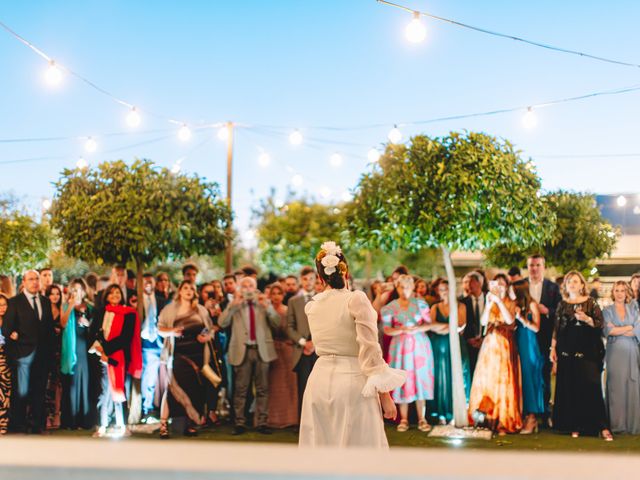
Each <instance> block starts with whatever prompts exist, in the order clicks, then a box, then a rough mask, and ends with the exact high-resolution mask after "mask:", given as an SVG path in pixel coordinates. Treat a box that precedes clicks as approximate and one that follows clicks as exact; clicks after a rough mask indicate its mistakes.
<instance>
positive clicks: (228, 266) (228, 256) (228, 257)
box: [224, 122, 233, 273]
mask: <svg viewBox="0 0 640 480" xmlns="http://www.w3.org/2000/svg"><path fill="white" fill-rule="evenodd" d="M232 181H233V123H232V122H227V205H228V206H229V211H231V212H232V211H233V210H232V208H231V184H232ZM232 270H233V222H229V226H228V227H227V248H226V251H225V261H224V271H225V272H226V273H231V272H232Z"/></svg>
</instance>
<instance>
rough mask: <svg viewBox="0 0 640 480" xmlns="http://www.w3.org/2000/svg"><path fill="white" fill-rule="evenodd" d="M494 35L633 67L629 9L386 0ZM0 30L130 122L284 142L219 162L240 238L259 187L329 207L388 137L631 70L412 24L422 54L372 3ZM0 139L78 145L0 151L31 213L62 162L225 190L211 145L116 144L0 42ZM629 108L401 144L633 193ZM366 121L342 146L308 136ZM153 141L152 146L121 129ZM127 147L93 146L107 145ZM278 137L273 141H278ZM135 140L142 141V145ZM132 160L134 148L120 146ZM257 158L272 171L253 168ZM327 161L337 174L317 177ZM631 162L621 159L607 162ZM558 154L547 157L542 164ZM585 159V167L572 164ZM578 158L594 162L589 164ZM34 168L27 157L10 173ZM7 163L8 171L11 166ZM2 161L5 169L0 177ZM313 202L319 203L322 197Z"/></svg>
mask: <svg viewBox="0 0 640 480" xmlns="http://www.w3.org/2000/svg"><path fill="white" fill-rule="evenodd" d="M401 3H405V4H407V5H409V6H411V7H412V8H417V9H425V10H428V11H430V12H432V13H434V14H436V15H440V16H444V17H449V18H453V19H456V20H458V21H461V22H466V23H470V24H472V25H477V26H481V27H485V28H489V29H493V30H497V31H500V32H504V33H510V34H515V35H519V36H523V37H526V38H531V39H533V40H538V41H542V42H545V43H549V44H555V45H559V46H562V47H565V48H570V49H577V50H582V51H586V52H589V53H593V54H596V55H602V56H607V57H612V58H616V59H620V60H625V61H629V62H635V63H640V54H638V51H637V45H639V44H640V31H639V30H638V29H637V25H636V22H637V18H639V16H640V3H639V2H633V1H622V0H620V1H617V2H616V1H612V2H602V1H600V2H597V1H590V2H584V1H578V0H572V1H564V2H557V1H536V2H510V1H483V2H478V1H472V0H465V1H445V0H433V1H429V2H423V1H416V0H403V2H401ZM0 20H2V21H3V22H5V23H6V24H8V25H9V26H11V27H12V28H13V29H14V30H16V31H17V32H18V33H20V34H21V35H23V36H24V37H26V38H27V39H29V40H30V41H31V42H33V43H34V44H35V45H37V46H38V47H40V48H41V49H42V50H44V51H45V52H46V53H48V54H49V55H51V56H52V57H53V58H56V59H58V61H59V62H61V63H62V64H64V65H67V66H69V67H70V68H72V69H73V70H75V71H77V72H79V73H81V74H82V75H84V76H86V77H87V78H89V79H91V80H92V81H94V82H95V83H97V84H98V85H100V86H101V87H103V88H105V89H107V90H109V91H110V92H112V93H114V94H115V95H117V96H118V97H121V98H123V99H125V100H126V101H128V102H131V103H133V104H136V105H139V106H140V108H141V109H143V110H144V109H148V110H149V111H153V112H158V113H162V114H163V115H166V116H169V117H172V118H175V119H179V120H181V121H186V122H190V123H200V122H209V123H214V122H220V121H226V120H232V121H235V122H240V123H245V124H251V125H275V126H291V127H299V128H300V129H301V131H302V133H303V135H304V136H305V138H307V139H310V138H313V139H315V141H314V142H304V143H303V145H301V146H300V147H292V146H291V145H289V143H288V141H287V138H286V135H273V134H265V132H266V131H265V130H256V129H248V130H241V131H239V132H238V135H237V142H236V148H235V172H234V173H235V182H234V205H235V210H236V214H237V217H238V223H239V226H240V227H241V228H245V227H246V225H247V224H248V221H249V217H250V209H251V206H252V205H255V204H256V203H257V202H258V201H259V200H260V199H261V198H264V197H265V196H266V195H267V194H268V193H269V190H270V189H271V188H275V189H276V191H277V192H278V194H279V195H280V196H282V197H284V193H285V192H286V190H287V188H288V186H289V185H290V183H291V178H292V176H293V175H294V174H296V173H297V174H300V175H301V176H302V177H303V178H304V183H303V185H302V186H301V187H299V188H297V189H296V190H298V191H299V192H300V193H307V194H309V195H314V196H316V197H317V198H321V197H322V194H321V191H322V190H323V189H324V192H323V193H324V194H325V195H327V194H329V195H328V198H327V201H338V200H339V199H340V198H341V196H342V195H343V194H344V192H346V191H348V190H349V189H350V188H352V187H354V186H355V184H356V183H357V180H358V177H359V175H360V174H361V173H362V172H363V171H364V170H365V169H366V168H368V167H367V163H368V160H367V158H366V153H367V151H368V150H369V148H370V147H371V146H376V145H381V144H382V143H384V142H385V141H386V136H387V132H388V130H389V129H390V128H391V127H392V126H393V124H395V123H401V122H403V121H413V120H422V119H430V118H434V117H441V116H447V115H455V114H464V113H472V112H477V111H485V110H492V109H497V108H504V107H512V106H519V105H528V104H535V103H538V102H544V101H547V100H552V99H556V98H563V97H570V96H574V95H580V94H583V93H589V92H592V91H598V90H607V89H611V88H617V87H623V86H628V85H633V84H637V83H640V69H633V68H628V67H621V66H616V65H608V64H605V63H599V62H596V61H593V60H587V59H582V58H578V57H573V56H568V55H564V54H560V53H555V52H551V51H546V50H542V49H537V48H534V47H531V46H527V45H523V44H519V43H516V42H513V41H510V40H504V39H498V38H494V37H490V36H486V35H482V34H479V33H476V32H472V31H469V30H464V29H460V28H458V27H454V26H451V25H447V24H443V23H439V22H436V21H427V22H426V24H427V28H428V34H427V40H426V41H425V42H424V43H422V44H420V45H412V44H409V43H408V42H407V41H406V40H405V38H404V35H403V29H404V27H405V25H406V24H407V23H408V21H409V20H410V16H409V15H408V14H407V13H403V12H401V11H399V10H396V9H393V8H389V7H385V6H383V5H380V4H378V3H376V2H375V1H374V0H323V1H315V0H305V1H284V0H271V1H257V0H254V1H243V0H234V1H226V2H223V1H189V2H187V1H182V2H178V1H168V0H167V1H153V2H152V1H150V0H148V1H137V2H130V1H115V0H114V1H82V2H81V1H72V0H69V1H64V2H63V1H43V0H39V1H38V0H30V1H24V2H3V5H2V6H0ZM0 61H1V62H2V69H1V71H2V73H1V74H0V139H15V138H36V137H58V136H62V137H67V136H95V137H96V139H97V141H98V147H99V148H98V150H97V151H96V152H95V153H93V154H87V153H84V151H83V142H82V141H80V140H76V139H72V140H64V141H56V142H24V143H0V162H4V163H0V168H1V169H2V175H0V190H2V191H5V190H13V191H14V192H15V193H16V194H17V195H19V196H22V197H23V198H24V200H25V202H27V203H29V204H31V205H32V206H33V205H36V206H37V205H39V204H40V202H41V201H42V198H44V197H49V196H51V195H52V193H53V189H52V185H51V183H52V182H53V181H55V180H56V179H57V178H58V177H59V173H60V171H61V170H62V168H64V167H72V166H74V165H75V162H76V160H77V159H78V158H79V157H80V156H84V157H85V158H86V159H87V160H88V161H89V162H90V163H91V164H96V163H98V162H99V161H102V160H111V159H116V158H123V159H125V160H131V159H132V158H134V157H143V158H150V159H152V160H154V161H155V162H157V163H159V164H160V165H165V166H168V167H170V166H172V165H173V164H174V163H175V162H176V161H177V160H178V159H180V158H183V160H182V168H183V170H184V171H187V172H196V173H198V174H199V175H201V176H204V177H206V178H207V179H209V180H213V181H217V182H219V183H220V184H221V186H222V190H223V193H224V188H225V179H226V172H225V165H226V160H225V145H224V144H223V143H222V142H221V141H220V140H218V139H217V138H216V137H215V131H213V130H211V129H207V130H201V131H198V132H194V138H193V139H192V140H191V141H190V142H189V143H186V144H185V143H182V142H180V141H178V140H177V137H176V135H175V133H176V132H175V131H176V130H177V128H176V127H175V126H172V125H171V124H169V123H168V122H166V121H164V120H161V119H156V118H153V117H150V116H149V115H146V114H144V112H143V124H142V125H141V127H139V129H137V130H133V131H132V130H131V129H129V128H128V127H127V126H126V124H125V122H124V118H125V116H126V113H127V111H126V109H125V108H124V107H122V106H119V105H117V104H115V103H114V102H113V101H111V100H109V99H108V98H106V97H104V96H101V95H100V94H98V93H97V92H95V91H94V90H92V89H90V88H88V87H87V86H86V85H84V84H83V83H82V82H80V81H78V80H77V79H74V78H69V77H66V78H65V79H64V82H63V84H62V85H61V86H60V87H59V88H57V89H55V90H52V89H50V88H47V87H46V86H45V85H44V82H43V80H42V77H43V71H44V69H45V66H46V64H45V62H44V61H43V60H42V59H41V58H40V57H38V56H37V55H35V54H34V53H33V52H31V51H30V50H29V49H28V48H26V47H25V46H23V45H22V44H20V43H19V42H17V41H16V40H15V39H14V38H13V37H11V36H9V35H8V34H6V33H5V32H4V31H0ZM639 106H640V93H630V94H626V95H619V96H615V97H601V98H596V99H592V100H585V101H582V102H576V103H571V104H564V105H560V106H554V107H550V108H546V109H543V110H540V111H538V113H537V115H538V125H537V127H536V128H535V129H533V130H526V129H525V128H524V127H523V126H522V122H521V117H522V114H521V113H512V114H505V115H498V116H492V117H484V118H474V119H466V120H458V121H448V122H442V123H437V124H430V125H426V126H422V127H407V128H403V129H402V131H403V134H404V135H405V137H408V136H409V135H412V134H417V133H426V134H428V135H442V134H445V133H447V132H448V131H450V130H461V129H469V130H478V131H484V132H487V133H490V134H493V135H497V136H500V137H504V138H507V139H509V140H510V141H512V142H513V143H515V145H516V146H517V147H518V148H520V149H521V150H522V151H523V152H524V155H525V156H531V157H532V158H533V159H534V161H535V162H536V164H537V166H538V171H539V173H540V175H541V176H542V178H543V184H544V187H545V188H547V189H554V188H560V187H561V188H567V189H574V190H586V191H592V192H599V193H618V192H627V193H634V192H635V193H637V192H638V174H637V164H638V157H640V148H639V147H638V146H637V138H638V131H639V130H640V115H639V114H638V111H639V110H640V109H639V108H638V107H639ZM367 124H383V125H384V126H383V127H380V128H374V129H366V130H356V131H347V132H343V131H318V130H313V129H312V128H310V127H312V126H320V125H322V126H336V127H343V126H345V127H348V126H358V125H367ZM148 130H162V131H161V132H159V133H158V132H156V133H153V134H141V133H136V132H137V131H148ZM128 131H131V132H132V133H130V134H127V135H122V136H115V137H103V136H101V134H105V133H109V132H128ZM286 131H287V130H281V132H283V133H284V132H286ZM150 140H157V141H154V142H149V143H145V142H147V141H150ZM134 145H137V146H134ZM261 151H266V152H268V153H269V155H270V156H271V158H272V162H271V164H270V166H269V167H267V168H262V167H260V166H258V163H257V159H258V155H259V153H260V152H261ZM334 152H340V153H342V154H343V155H344V162H343V164H342V166H341V167H339V168H335V167H332V166H330V164H329V156H330V155H331V154H332V153H334ZM628 153H638V154H639V155H638V156H636V157H621V156H614V155H615V154H628ZM562 155H564V156H566V157H560V158H558V157H554V156H562ZM586 155H590V156H589V157H587V156H586ZM593 155H604V156H603V157H598V158H596V157H593ZM38 157H46V159H43V160H31V161H29V160H26V159H31V158H38ZM17 160H22V161H19V162H18V161H17ZM7 162H12V163H7ZM329 190H330V191H331V192H330V193H329Z"/></svg>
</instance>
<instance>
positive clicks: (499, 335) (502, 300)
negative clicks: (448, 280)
mask: <svg viewBox="0 0 640 480" xmlns="http://www.w3.org/2000/svg"><path fill="white" fill-rule="evenodd" d="M508 289H509V280H508V279H507V277H506V276H505V275H503V274H498V275H496V276H495V278H494V280H493V281H492V282H490V283H489V293H488V294H487V306H486V307H485V310H484V313H483V315H482V319H481V323H482V325H483V326H484V327H485V328H486V330H487V333H486V336H485V337H484V340H483V342H482V346H481V347H480V352H479V354H478V363H477V365H476V371H475V374H474V376H473V383H472V384H471V396H470V398H469V417H470V421H471V422H472V423H474V424H476V425H485V426H488V427H489V428H491V429H492V430H494V431H497V432H498V434H499V435H505V434H507V433H517V432H518V431H520V430H521V429H522V414H521V412H522V389H521V375H520V360H519V358H518V351H517V347H516V343H515V339H514V331H515V326H516V325H515V322H514V320H515V306H516V305H515V302H514V301H513V300H511V299H510V298H509V297H508V296H507V292H508Z"/></svg>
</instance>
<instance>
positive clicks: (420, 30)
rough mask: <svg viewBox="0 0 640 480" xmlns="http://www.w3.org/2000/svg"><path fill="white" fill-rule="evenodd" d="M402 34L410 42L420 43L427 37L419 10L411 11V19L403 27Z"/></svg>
mask: <svg viewBox="0 0 640 480" xmlns="http://www.w3.org/2000/svg"><path fill="white" fill-rule="evenodd" d="M404 34H405V36H406V37H407V40H409V41H410V42H411V43H421V42H423V41H424V39H425V38H426V37H427V28H426V27H425V26H424V23H422V20H421V19H420V12H413V19H412V20H411V21H410V22H409V24H408V25H407V26H406V27H405V29H404Z"/></svg>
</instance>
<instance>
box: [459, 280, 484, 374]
mask: <svg viewBox="0 0 640 480" xmlns="http://www.w3.org/2000/svg"><path fill="white" fill-rule="evenodd" d="M465 278H468V286H469V295H467V296H466V297H464V298H463V299H462V303H463V304H464V305H465V307H466V310H467V326H466V327H465V328H464V338H465V340H466V341H467V349H468V351H469V363H470V364H471V365H470V366H471V377H472V378H473V374H474V372H475V369H476V362H477V361H478V352H479V351H480V346H481V345H482V337H483V336H484V335H483V331H482V325H481V324H480V318H481V317H482V313H483V312H484V305H485V294H484V291H483V286H484V277H483V276H482V275H481V274H480V273H479V272H476V271H473V272H469V273H467V274H466V275H465Z"/></svg>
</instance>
